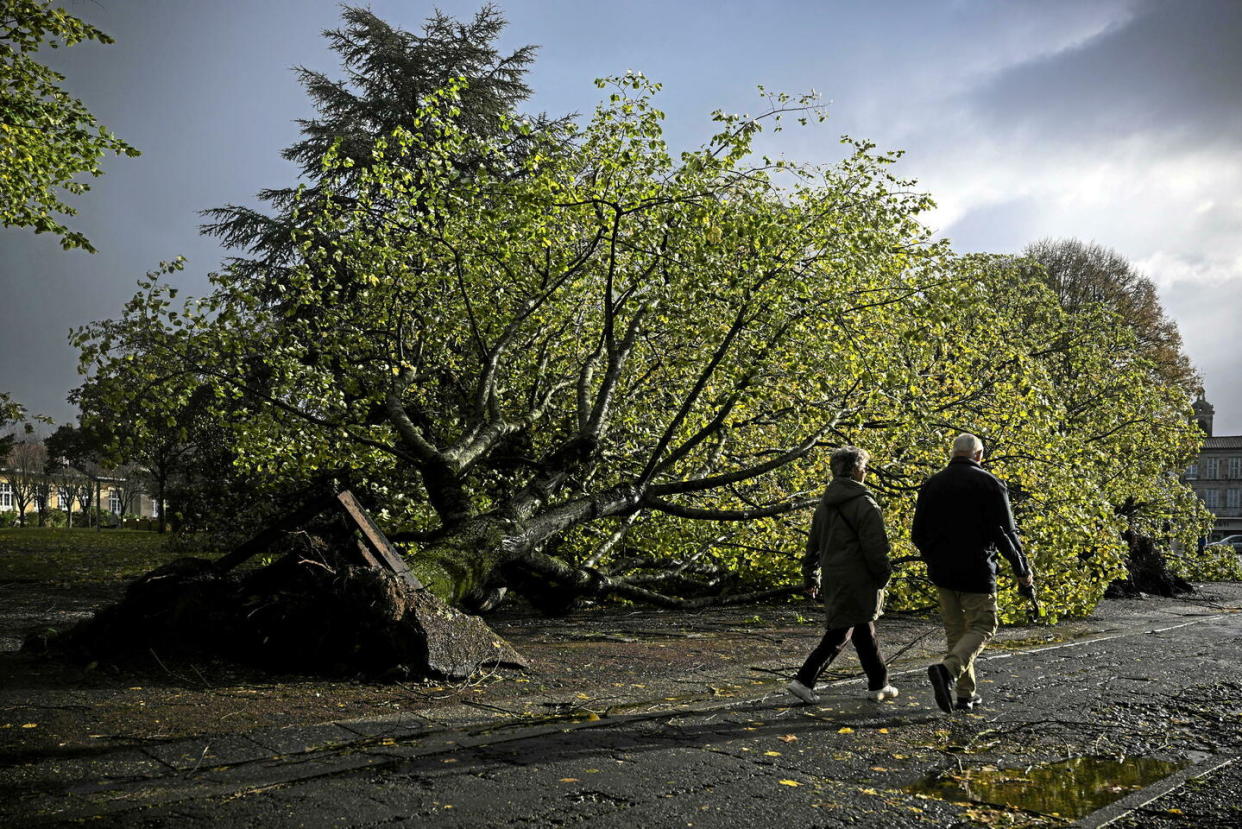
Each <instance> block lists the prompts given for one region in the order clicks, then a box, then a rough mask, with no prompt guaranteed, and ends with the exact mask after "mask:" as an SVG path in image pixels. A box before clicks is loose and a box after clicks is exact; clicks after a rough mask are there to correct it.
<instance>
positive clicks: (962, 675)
mask: <svg viewBox="0 0 1242 829" xmlns="http://www.w3.org/2000/svg"><path fill="white" fill-rule="evenodd" d="M936 590H937V592H938V593H939V594H940V616H941V618H942V619H944V635H945V641H946V642H947V643H948V653H947V654H946V655H945V657H944V660H943V661H944V666H945V667H946V668H948V669H949V674H950V676H952V677H953V678H954V679H956V680H957V695H958V697H959V698H961V699H969V698H970V696H971V695H972V694H974V692H975V657H976V656H978V655H979V652H980V651H982V650H983V646H984V645H986V644H987V643H988V640H989V639H991V638H992V635H993V634H995V633H996V627H997V624H998V621H997V618H996V594H995V593H963V592H961V591H959V590H947V589H945V588H943V587H937V588H936Z"/></svg>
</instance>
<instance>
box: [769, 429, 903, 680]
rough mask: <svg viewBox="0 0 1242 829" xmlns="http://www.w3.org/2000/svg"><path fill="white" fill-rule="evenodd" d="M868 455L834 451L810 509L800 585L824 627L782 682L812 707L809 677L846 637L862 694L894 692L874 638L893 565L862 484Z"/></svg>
mask: <svg viewBox="0 0 1242 829" xmlns="http://www.w3.org/2000/svg"><path fill="white" fill-rule="evenodd" d="M869 458H870V456H869V455H868V454H867V451H866V450H865V449H859V448H858V447H857V446H843V447H841V448H840V449H838V450H836V451H835V452H833V453H832V457H831V459H830V460H829V465H830V468H831V470H832V482H831V483H829V484H828V488H827V490H825V491H824V495H823V497H822V498H820V500H819V506H818V507H816V509H815V517H814V519H813V520H812V522H811V536H810V538H809V539H808V540H807V545H806V555H804V556H803V558H802V580H803V583H804V585H805V587H804V589H805V591H806V592H807V594H808V595H810V596H811V597H815V596H816V595H817V594H818V595H822V596H823V597H824V611H825V614H826V620H825V624H826V627H827V632H826V633H824V638H823V639H822V640H821V641H820V643H819V645H818V646H816V648H815V650H813V651H811V655H810V656H808V657H807V658H806V662H805V663H804V664H803V666H802V669H801V670H800V671H798V675H797V676H795V677H794V679H793V681H791V682H790V683H789V685H787V686H786V687H787V689H788V690H789V692H790V693H791V694H793V695H794V696H796V697H797V698H798V699H800V700H802V701H803V702H805V703H808V704H811V705H814V704H815V703H818V702H819V696H818V695H817V694H816V693H815V680H816V679H818V678H819V675H820V674H821V673H822V672H823V670H824V669H825V668H827V667H828V666H829V665H830V664H832V660H834V659H836V658H837V656H838V655H839V654H840V653H841V651H842V650H843V649H844V648H845V645H846V643H847V642H849V641H851V640H853V642H854V650H855V651H857V652H858V661H859V662H860V663H861V664H862V667H863V670H864V671H865V672H866V674H867V687H868V691H867V695H868V696H869V697H870V698H871V699H873V700H875V701H876V702H881V701H883V700H886V699H891V698H893V697H895V696H897V689H896V688H894V687H893V686H892V685H889V684H888V668H887V667H886V666H885V665H884V659H883V658H882V657H881V656H880V648H879V645H878V644H877V643H876V638H875V620H876V619H878V618H880V614H881V613H883V612H884V588H885V587H886V586H887V585H888V579H889V576H890V575H892V565H891V564H890V563H889V560H888V552H889V544H888V534H887V533H885V531H884V515H883V513H881V512H880V505H879V504H877V503H876V502H875V498H873V497H872V495H871V490H869V489H867V487H865V486H863V480H864V479H865V478H866V476H867V461H868V459H869ZM816 571H819V578H818V579H816Z"/></svg>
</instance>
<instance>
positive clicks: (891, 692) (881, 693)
mask: <svg viewBox="0 0 1242 829" xmlns="http://www.w3.org/2000/svg"><path fill="white" fill-rule="evenodd" d="M867 696H868V697H870V698H871V699H873V700H875V701H876V702H884V700H886V699H893V698H894V697H896V696H897V689H896V688H894V687H893V686H892V685H885V686H884V687H883V688H881V689H880V690H878V691H868V692H867Z"/></svg>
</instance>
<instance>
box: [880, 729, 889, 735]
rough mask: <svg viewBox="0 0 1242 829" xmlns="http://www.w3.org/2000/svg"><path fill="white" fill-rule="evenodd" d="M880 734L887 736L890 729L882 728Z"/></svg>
mask: <svg viewBox="0 0 1242 829" xmlns="http://www.w3.org/2000/svg"><path fill="white" fill-rule="evenodd" d="M880 733H881V734H887V733H888V729H887V728H881V729H880Z"/></svg>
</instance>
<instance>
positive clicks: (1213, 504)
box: [1203, 489, 1220, 510]
mask: <svg viewBox="0 0 1242 829" xmlns="http://www.w3.org/2000/svg"><path fill="white" fill-rule="evenodd" d="M1203 503H1204V505H1205V506H1206V507H1207V508H1208V509H1210V510H1218V509H1220V490H1219V489H1205V490H1203Z"/></svg>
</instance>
